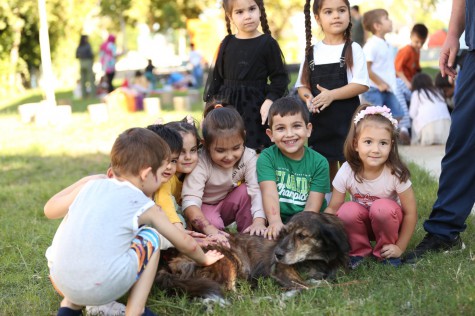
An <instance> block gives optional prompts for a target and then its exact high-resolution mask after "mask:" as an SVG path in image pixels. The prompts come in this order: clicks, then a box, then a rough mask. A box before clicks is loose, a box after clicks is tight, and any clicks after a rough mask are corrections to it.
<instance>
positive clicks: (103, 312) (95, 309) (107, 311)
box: [86, 301, 125, 316]
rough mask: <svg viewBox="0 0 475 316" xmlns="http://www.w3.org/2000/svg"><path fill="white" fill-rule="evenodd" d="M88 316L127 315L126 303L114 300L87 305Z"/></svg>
mask: <svg viewBox="0 0 475 316" xmlns="http://www.w3.org/2000/svg"><path fill="white" fill-rule="evenodd" d="M86 315H87V316H123V315H125V305H124V304H121V303H118V302H116V301H112V302H110V303H107V304H104V305H99V306H86Z"/></svg>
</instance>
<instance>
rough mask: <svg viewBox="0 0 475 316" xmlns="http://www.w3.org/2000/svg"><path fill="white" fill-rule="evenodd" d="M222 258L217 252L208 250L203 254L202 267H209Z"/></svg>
mask: <svg viewBox="0 0 475 316" xmlns="http://www.w3.org/2000/svg"><path fill="white" fill-rule="evenodd" d="M223 257H224V255H223V254H222V253H221V252H219V251H218V250H208V251H207V252H206V253H205V262H204V263H203V266H204V267H206V266H210V265H212V264H213V263H215V262H216V261H218V260H219V259H221V258H223Z"/></svg>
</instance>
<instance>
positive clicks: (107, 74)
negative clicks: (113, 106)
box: [106, 71, 115, 93]
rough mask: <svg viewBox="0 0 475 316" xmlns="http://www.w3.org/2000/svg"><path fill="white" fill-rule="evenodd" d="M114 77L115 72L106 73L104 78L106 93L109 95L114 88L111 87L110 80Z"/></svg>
mask: <svg viewBox="0 0 475 316" xmlns="http://www.w3.org/2000/svg"><path fill="white" fill-rule="evenodd" d="M114 76H115V71H114V72H110V73H106V77H107V91H108V92H109V93H111V92H112V91H114V86H113V85H112V80H114Z"/></svg>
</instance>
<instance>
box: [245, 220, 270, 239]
mask: <svg viewBox="0 0 475 316" xmlns="http://www.w3.org/2000/svg"><path fill="white" fill-rule="evenodd" d="M265 232H266V220H265V219H264V218H262V217H257V218H255V219H254V220H253V221H252V225H251V226H249V227H248V228H246V229H245V230H244V231H243V234H250V235H256V236H264V233H265Z"/></svg>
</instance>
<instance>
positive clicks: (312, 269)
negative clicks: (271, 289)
mask: <svg viewBox="0 0 475 316" xmlns="http://www.w3.org/2000/svg"><path fill="white" fill-rule="evenodd" d="M229 243H230V245H231V247H230V248H226V247H222V246H217V245H215V246H209V247H207V248H208V249H218V250H219V251H220V252H221V253H222V254H224V258H223V259H221V260H219V261H218V262H216V263H215V264H213V265H211V266H208V267H199V266H197V265H195V263H194V262H193V261H192V260H191V259H189V258H188V257H186V256H184V255H181V254H178V253H174V254H172V255H170V254H168V256H169V257H168V259H169V261H168V267H163V268H160V269H159V271H158V273H157V277H156V280H155V282H156V284H157V285H158V286H159V288H160V289H162V290H165V291H167V292H169V293H186V294H187V295H188V296H190V297H202V298H213V297H222V296H223V293H222V288H224V289H225V290H235V288H236V280H237V279H244V280H248V281H253V280H256V279H257V278H259V277H269V276H270V277H272V278H273V279H275V280H276V281H277V282H278V283H279V284H280V285H281V286H282V287H284V288H286V289H302V288H307V287H308V285H307V284H306V282H305V281H304V278H303V276H305V277H306V278H307V279H316V280H322V279H329V280H331V279H334V278H335V276H336V272H337V271H338V269H340V268H343V269H345V270H346V268H347V266H348V252H349V250H350V246H349V243H348V239H347V236H346V233H345V229H344V227H343V224H342V223H341V221H340V220H339V219H338V218H337V217H336V216H335V215H331V214H323V213H313V212H301V213H298V214H296V215H294V216H293V217H292V218H291V219H290V221H289V222H288V223H287V224H286V225H285V227H284V229H283V230H282V231H281V233H280V235H279V237H278V239H277V241H272V240H267V239H265V238H263V237H260V236H250V235H248V234H234V235H231V237H230V238H229Z"/></svg>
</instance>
